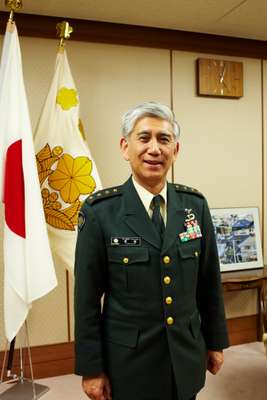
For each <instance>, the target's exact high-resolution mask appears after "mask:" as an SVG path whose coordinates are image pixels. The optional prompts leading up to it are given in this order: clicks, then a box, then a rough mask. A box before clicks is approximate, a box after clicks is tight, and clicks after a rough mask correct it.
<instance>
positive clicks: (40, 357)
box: [0, 315, 257, 379]
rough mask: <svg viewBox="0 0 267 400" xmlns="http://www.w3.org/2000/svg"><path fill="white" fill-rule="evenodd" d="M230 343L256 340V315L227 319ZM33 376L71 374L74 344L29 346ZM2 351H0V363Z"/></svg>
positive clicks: (16, 363)
mask: <svg viewBox="0 0 267 400" xmlns="http://www.w3.org/2000/svg"><path fill="white" fill-rule="evenodd" d="M227 325H228V331H229V337H230V344H231V345H236V344H242V343H249V342H255V341H256V340H257V315H251V316H248V317H240V318H232V319H228V320H227ZM31 353H32V361H33V373H34V378H35V379H39V378H47V377H50V376H59V375H66V374H73V371H74V344H73V342H71V343H58V344H51V345H46V346H35V347H31ZM24 354H25V376H26V377H30V370H29V361H28V355H27V353H26V352H25V353H24ZM3 356H4V352H1V353H0V365H2V363H3ZM13 366H14V368H13V370H12V373H17V374H18V373H19V353H18V350H16V351H15V357H14V362H13Z"/></svg>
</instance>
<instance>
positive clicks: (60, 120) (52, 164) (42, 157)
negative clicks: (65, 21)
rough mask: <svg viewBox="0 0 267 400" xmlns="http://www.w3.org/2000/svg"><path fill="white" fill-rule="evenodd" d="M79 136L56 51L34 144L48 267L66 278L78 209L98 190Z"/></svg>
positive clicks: (70, 89)
mask: <svg viewBox="0 0 267 400" xmlns="http://www.w3.org/2000/svg"><path fill="white" fill-rule="evenodd" d="M82 134H83V129H82V124H81V121H80V119H79V96H78V93H77V90H76V87H75V84H74V81H73V78H72V74H71V71H70V67H69V63H68V59H67V54H66V50H65V49H64V48H60V49H59V51H58V54H57V59H56V65H55V73H54V77H53V80H52V83H51V87H50V89H49V92H48V95H47V98H46V101H45V104H44V107H43V110H42V113H41V117H40V120H39V122H38V125H37V129H36V132H35V137H34V143H35V151H36V159H37V164H38V173H39V179H40V184H41V193H42V198H43V205H44V212H45V217H46V222H47V225H48V231H49V238H50V245H51V248H52V252H53V256H54V261H55V263H56V265H60V266H61V267H63V268H67V269H68V270H69V271H70V272H71V273H72V274H73V267H74V253H75V244H76V236H77V218H78V212H79V209H80V207H81V204H82V201H83V200H84V199H85V198H86V197H87V196H88V195H89V194H90V193H93V192H94V191H95V190H99V189H101V182H100V179H99V175H98V172H97V169H96V165H95V163H94V160H93V159H92V156H91V154H90V151H89V148H88V146H87V144H86V142H85V140H84V138H83V136H82Z"/></svg>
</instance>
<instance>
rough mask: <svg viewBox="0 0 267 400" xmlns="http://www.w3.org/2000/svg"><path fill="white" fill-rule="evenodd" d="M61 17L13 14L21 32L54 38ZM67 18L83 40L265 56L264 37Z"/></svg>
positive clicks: (2, 15) (0, 15)
mask: <svg viewBox="0 0 267 400" xmlns="http://www.w3.org/2000/svg"><path fill="white" fill-rule="evenodd" d="M8 17H9V13H8V12H4V11H1V12H0V34H3V33H4V30H5V25H6V22H5V21H7V20H8ZM63 19H64V17H60V18H59V17H51V16H44V15H33V14H23V13H18V14H16V15H15V20H16V22H17V26H18V27H19V33H20V35H21V36H31V37H38V38H50V39H55V38H56V24H57V23H58V22H61V21H62V20H63ZM67 20H68V22H69V23H70V25H71V26H73V27H74V32H73V34H72V36H71V38H72V40H78V41H82V42H97V43H110V44H120V45H128V46H140V47H152V48H158V49H171V50H182V51H191V52H197V53H210V54H223V55H229V56H237V57H248V58H263V59H267V46H266V41H263V40H253V39H243V38H236V37H230V36H221V35H211V34H207V33H196V32H186V31H179V30H173V29H162V28H151V27H144V26H136V25H127V24H115V23H110V22H99V21H89V20H83V19H73V18H67Z"/></svg>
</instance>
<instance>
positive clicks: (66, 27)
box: [56, 21, 73, 342]
mask: <svg viewBox="0 0 267 400" xmlns="http://www.w3.org/2000/svg"><path fill="white" fill-rule="evenodd" d="M56 29H57V36H58V37H59V39H60V40H59V52H62V53H63V52H64V50H65V40H68V39H69V38H70V35H71V33H72V32H73V27H72V26H70V24H69V23H68V21H62V22H59V23H58V24H57V25H56ZM69 286H70V274H69V271H68V270H66V290H67V321H68V341H69V342H70V341H71V331H70V322H69V321H70V303H69Z"/></svg>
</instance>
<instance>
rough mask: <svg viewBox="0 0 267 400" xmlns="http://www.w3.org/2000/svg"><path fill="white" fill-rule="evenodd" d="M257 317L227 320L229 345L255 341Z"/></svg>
mask: <svg viewBox="0 0 267 400" xmlns="http://www.w3.org/2000/svg"><path fill="white" fill-rule="evenodd" d="M257 324H258V316H257V315H250V316H248V317H239V318H231V319H228V320H227V326H228V334H229V339H230V345H231V346H233V345H236V344H242V343H250V342H256V341H257Z"/></svg>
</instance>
